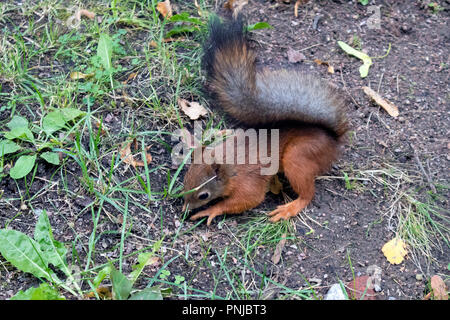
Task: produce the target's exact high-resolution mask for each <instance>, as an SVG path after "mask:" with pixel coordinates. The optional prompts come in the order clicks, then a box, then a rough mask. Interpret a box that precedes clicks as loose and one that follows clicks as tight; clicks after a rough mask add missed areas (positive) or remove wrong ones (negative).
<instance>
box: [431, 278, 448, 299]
mask: <svg viewBox="0 0 450 320" xmlns="http://www.w3.org/2000/svg"><path fill="white" fill-rule="evenodd" d="M430 283H431V289H432V290H433V296H434V299H435V300H448V294H447V286H446V285H445V282H444V281H443V280H442V278H441V277H440V276H438V275H434V276H432V277H431V280H430Z"/></svg>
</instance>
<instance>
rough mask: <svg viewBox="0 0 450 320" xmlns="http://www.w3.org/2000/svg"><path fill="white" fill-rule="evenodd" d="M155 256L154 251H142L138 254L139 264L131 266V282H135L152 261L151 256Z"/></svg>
mask: <svg viewBox="0 0 450 320" xmlns="http://www.w3.org/2000/svg"><path fill="white" fill-rule="evenodd" d="M152 257H154V253H153V252H142V253H140V254H139V256H138V264H137V265H134V266H132V267H131V268H132V269H133V271H131V273H130V275H129V278H130V280H131V282H133V283H134V282H135V281H136V280H137V278H138V277H139V275H140V274H141V272H142V270H144V268H145V266H146V265H147V264H148V263H149V262H151V260H150V259H151V258H152Z"/></svg>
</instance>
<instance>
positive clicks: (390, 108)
mask: <svg viewBox="0 0 450 320" xmlns="http://www.w3.org/2000/svg"><path fill="white" fill-rule="evenodd" d="M363 91H364V93H365V94H366V95H368V96H369V97H370V98H372V100H373V101H375V103H376V104H378V105H379V106H380V107H382V108H383V109H384V110H386V112H387V113H388V114H389V115H390V116H391V117H394V118H396V117H397V116H398V114H399V112H398V108H397V106H395V105H394V104H392V103H390V102H389V101H387V100H385V99H383V98H382V97H381V96H380V95H379V94H378V93H376V92H375V91H373V90H372V89H370V88H369V87H363Z"/></svg>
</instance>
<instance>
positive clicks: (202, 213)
mask: <svg viewBox="0 0 450 320" xmlns="http://www.w3.org/2000/svg"><path fill="white" fill-rule="evenodd" d="M220 214H221V213H220V212H214V211H212V210H211V209H209V210H203V211H200V212H198V213H196V214H194V215H193V216H192V217H190V219H191V220H197V219H198V218H203V217H208V220H207V221H206V225H207V226H209V225H210V224H211V221H212V220H213V219H214V218H215V217H216V216H218V215H220Z"/></svg>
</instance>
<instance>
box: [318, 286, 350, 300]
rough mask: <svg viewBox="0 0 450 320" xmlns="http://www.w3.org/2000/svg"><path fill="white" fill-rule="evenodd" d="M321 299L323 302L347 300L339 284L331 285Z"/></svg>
mask: <svg viewBox="0 0 450 320" xmlns="http://www.w3.org/2000/svg"><path fill="white" fill-rule="evenodd" d="M323 299H324V300H348V298H347V296H346V294H345V293H344V292H343V291H342V288H341V285H340V284H339V283H335V284H333V285H332V286H331V287H330V290H328V292H327V294H326V295H325V297H324V298H323Z"/></svg>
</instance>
